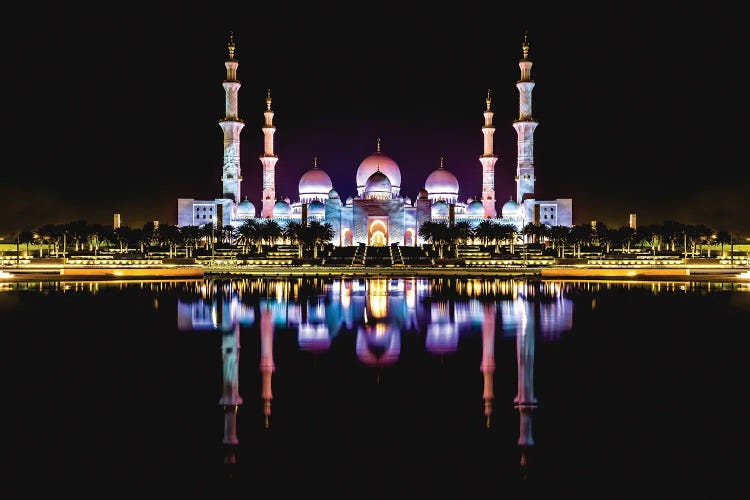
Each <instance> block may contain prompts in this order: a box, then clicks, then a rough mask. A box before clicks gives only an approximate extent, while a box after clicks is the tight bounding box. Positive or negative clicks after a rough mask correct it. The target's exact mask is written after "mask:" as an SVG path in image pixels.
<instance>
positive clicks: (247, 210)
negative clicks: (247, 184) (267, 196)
mask: <svg viewBox="0 0 750 500" xmlns="http://www.w3.org/2000/svg"><path fill="white" fill-rule="evenodd" d="M237 217H238V218H240V219H247V218H250V217H255V205H253V204H252V202H251V201H250V200H248V199H247V197H245V199H244V200H243V201H242V203H240V204H239V205H238V206H237Z"/></svg>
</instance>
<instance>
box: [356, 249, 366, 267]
mask: <svg viewBox="0 0 750 500" xmlns="http://www.w3.org/2000/svg"><path fill="white" fill-rule="evenodd" d="M366 259H367V247H366V246H359V247H357V251H355V252H354V257H353V258H352V265H353V266H364V265H365V260H366Z"/></svg>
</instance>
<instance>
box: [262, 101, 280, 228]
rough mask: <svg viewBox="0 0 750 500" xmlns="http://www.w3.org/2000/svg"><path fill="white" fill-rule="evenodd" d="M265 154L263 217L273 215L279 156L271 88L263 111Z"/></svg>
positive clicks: (263, 157) (263, 158)
mask: <svg viewBox="0 0 750 500" xmlns="http://www.w3.org/2000/svg"><path fill="white" fill-rule="evenodd" d="M263 116H264V117H265V121H264V123H263V156H261V157H260V162H261V163H262V164H263V208H261V210H260V216H261V217H273V205H274V203H276V162H277V161H278V160H279V157H278V156H276V155H275V154H273V133H274V132H276V127H274V126H273V111H271V89H268V94H267V95H266V111H265V112H264V113H263Z"/></svg>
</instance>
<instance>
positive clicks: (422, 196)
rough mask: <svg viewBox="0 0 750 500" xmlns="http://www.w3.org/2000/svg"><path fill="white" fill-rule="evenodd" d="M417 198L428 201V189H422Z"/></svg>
mask: <svg viewBox="0 0 750 500" xmlns="http://www.w3.org/2000/svg"><path fill="white" fill-rule="evenodd" d="M417 198H419V199H420V200H426V199H427V190H426V189H420V190H419V194H418V195H417Z"/></svg>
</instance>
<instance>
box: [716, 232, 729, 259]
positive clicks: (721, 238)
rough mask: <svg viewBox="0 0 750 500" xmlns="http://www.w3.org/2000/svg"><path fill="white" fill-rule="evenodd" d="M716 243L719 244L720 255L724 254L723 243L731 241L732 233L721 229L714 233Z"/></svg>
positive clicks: (727, 243)
mask: <svg viewBox="0 0 750 500" xmlns="http://www.w3.org/2000/svg"><path fill="white" fill-rule="evenodd" d="M716 243H718V244H720V245H721V255H722V256H724V245H729V244H731V243H732V235H731V234H730V233H729V231H727V230H725V229H722V230H721V231H718V232H717V233H716Z"/></svg>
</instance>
